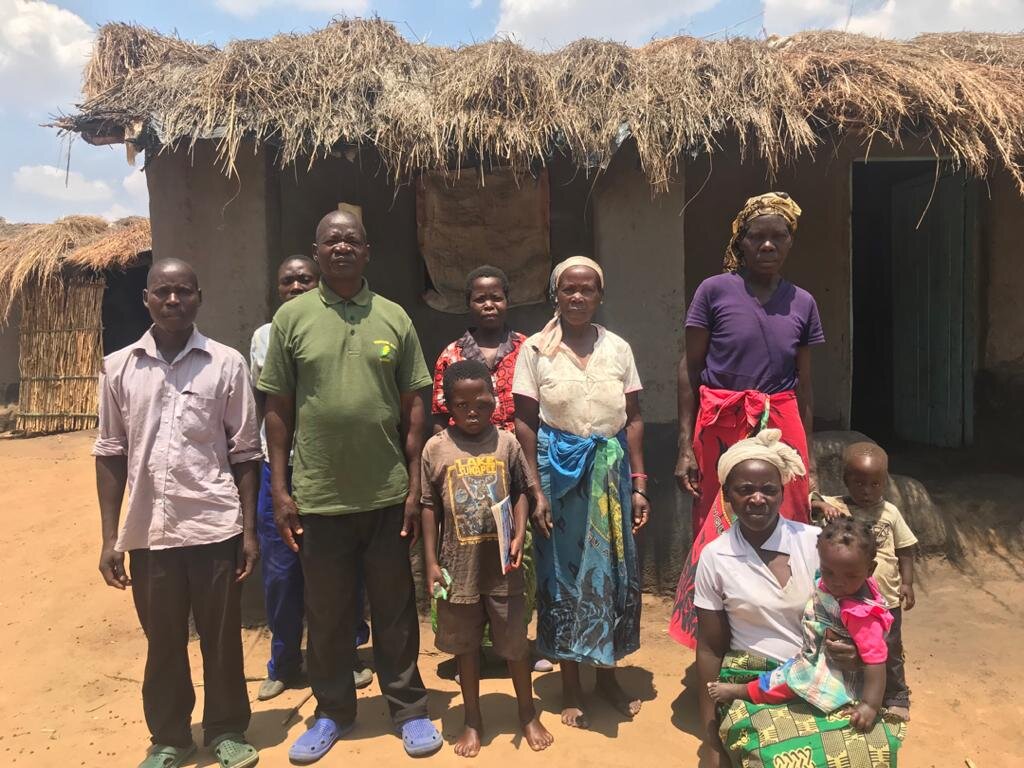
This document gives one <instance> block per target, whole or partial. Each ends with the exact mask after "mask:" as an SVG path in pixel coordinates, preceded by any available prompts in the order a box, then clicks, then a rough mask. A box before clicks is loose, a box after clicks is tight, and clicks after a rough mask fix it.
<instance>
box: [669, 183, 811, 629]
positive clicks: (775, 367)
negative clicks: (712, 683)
mask: <svg viewBox="0 0 1024 768" xmlns="http://www.w3.org/2000/svg"><path fill="white" fill-rule="evenodd" d="M799 217H800V207H799V206H798V205H797V204H796V202H794V201H793V200H792V199H791V198H790V197H789V195H787V194H785V193H782V192H779V193H776V192H769V193H767V194H764V195H760V196H758V197H752V198H750V199H749V200H747V203H746V205H745V206H744V207H743V210H742V211H740V213H739V215H738V216H737V217H736V219H735V220H734V221H733V224H732V239H731V240H730V241H729V245H728V247H727V248H726V252H725V261H724V264H723V266H724V269H725V271H724V273H723V274H720V275H715V276H714V277H710V278H708V279H707V280H705V281H704V282H702V283H701V284H700V285H699V286H698V288H697V292H696V293H695V294H694V297H693V301H692V302H691V303H690V308H689V311H688V312H687V315H686V353H685V355H684V357H683V359H682V360H680V362H679V459H678V462H677V464H676V472H675V474H676V480H677V481H678V483H679V485H680V487H681V488H682V489H683V490H686V491H689V492H690V493H691V494H693V496H694V503H693V535H694V545H693V547H692V549H691V553H690V562H689V563H687V567H685V568H684V570H683V574H682V576H681V578H680V580H679V591H678V593H677V597H676V612H675V614H674V615H673V621H672V626H671V630H672V634H673V636H674V637H675V638H676V639H677V640H679V641H680V642H682V643H684V644H686V645H689V646H690V647H691V648H692V647H693V638H694V630H695V627H696V625H695V621H696V616H695V614H694V611H693V594H692V593H693V575H694V572H695V567H696V562H697V558H698V556H699V555H700V550H701V549H703V547H704V545H706V544H707V543H708V542H709V541H711V540H713V539H714V538H716V537H717V536H718V535H719V534H720V533H722V531H724V530H725V529H726V528H728V527H729V523H730V522H731V520H729V519H728V517H727V516H728V514H729V512H728V510H727V509H726V507H725V505H724V503H723V502H722V489H721V487H720V485H719V483H718V473H717V467H718V459H719V457H720V456H721V455H722V453H724V452H725V451H726V450H727V449H728V448H729V447H730V446H731V445H733V444H734V443H736V442H737V441H739V440H742V439H743V438H746V437H750V436H751V435H754V434H756V433H757V432H759V431H760V430H762V429H764V428H766V427H772V428H775V429H780V430H782V439H783V441H785V442H786V443H788V444H789V445H791V446H792V447H793V448H795V449H796V450H797V451H798V452H799V453H800V456H801V458H802V459H803V461H804V464H805V466H807V468H808V476H807V477H806V478H798V479H796V480H794V481H793V482H792V483H790V484H789V485H788V486H787V487H786V494H785V498H784V499H783V502H782V507H781V509H780V514H781V515H782V516H783V517H785V518H788V519H791V520H797V521H799V522H802V523H806V522H809V520H810V507H811V505H810V498H809V496H810V492H811V491H813V490H815V488H816V486H817V478H816V472H815V466H814V462H813V459H812V457H811V456H810V454H809V452H808V450H807V447H808V445H809V443H810V433H811V429H812V422H813V414H814V405H813V402H814V398H813V392H812V388H811V346H812V345H814V344H821V343H822V342H824V341H825V336H824V334H823V333H822V330H821V320H820V319H819V317H818V307H817V304H815V302H814V298H813V297H812V296H811V294H809V293H808V292H807V291H805V290H803V289H802V288H798V287H797V286H795V285H793V283H791V282H789V281H788V280H785V279H784V278H783V277H782V275H781V274H780V273H781V271H782V266H783V264H784V263H785V261H786V256H787V255H788V254H789V249H790V247H792V245H793V233H794V232H795V231H796V228H797V220H798V219H799Z"/></svg>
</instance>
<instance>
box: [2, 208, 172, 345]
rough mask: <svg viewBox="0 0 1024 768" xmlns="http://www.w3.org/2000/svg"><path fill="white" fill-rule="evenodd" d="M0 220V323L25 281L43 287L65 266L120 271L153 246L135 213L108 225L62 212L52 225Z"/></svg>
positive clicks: (145, 223) (145, 226)
mask: <svg viewBox="0 0 1024 768" xmlns="http://www.w3.org/2000/svg"><path fill="white" fill-rule="evenodd" d="M0 222H2V220H0ZM2 224H3V226H2V227H0V326H2V325H4V324H5V323H6V322H7V318H8V315H9V314H10V311H11V307H12V306H13V304H14V302H15V300H16V299H17V298H18V296H19V295H20V294H21V293H22V291H23V289H24V288H25V286H26V284H28V283H29V282H30V281H39V282H40V283H42V284H44V285H45V284H46V283H47V282H49V281H51V280H56V279H58V278H59V277H60V275H61V273H62V271H63V270H64V268H65V267H70V268H78V269H84V270H88V271H92V272H100V271H102V270H105V269H125V268H126V267H128V266H130V265H131V264H132V262H134V261H135V259H136V257H137V256H138V254H139V253H141V252H143V251H148V250H150V249H151V248H152V247H153V246H152V233H151V231H150V227H149V219H146V218H142V217H138V216H133V217H129V218H125V219H121V220H119V221H116V222H114V223H113V224H110V223H108V222H107V221H106V220H105V219H101V218H99V217H98V216H66V217H65V218H63V219H58V220H57V221H55V222H53V223H52V224H7V223H6V222H2Z"/></svg>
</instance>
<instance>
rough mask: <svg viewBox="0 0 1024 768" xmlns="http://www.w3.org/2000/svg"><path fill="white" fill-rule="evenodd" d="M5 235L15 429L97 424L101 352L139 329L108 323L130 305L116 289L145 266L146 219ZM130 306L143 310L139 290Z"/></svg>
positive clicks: (1, 247)
mask: <svg viewBox="0 0 1024 768" xmlns="http://www.w3.org/2000/svg"><path fill="white" fill-rule="evenodd" d="M7 234H8V236H7V237H4V232H2V231H0V327H3V326H9V324H10V321H11V320H12V319H13V315H12V313H13V311H14V309H15V305H16V304H17V305H18V307H19V308H20V317H19V318H18V321H17V322H18V331H19V333H18V345H17V352H18V355H17V360H18V406H17V413H16V425H15V429H16V431H18V432H20V433H22V434H25V435H37V434H47V433H52V432H68V431H72V430H77V429H88V428H90V427H94V426H96V409H97V390H96V381H97V376H98V374H99V369H100V362H101V361H102V358H103V354H104V353H105V352H109V351H113V349H116V348H118V347H119V346H124V343H128V342H130V341H131V340H132V338H128V339H127V340H126V341H124V343H122V344H117V343H116V338H118V337H121V336H124V331H125V330H127V331H128V335H129V336H132V337H133V338H134V337H137V336H138V335H139V333H141V331H139V330H138V328H139V326H138V323H136V324H135V327H134V328H132V329H131V330H128V329H126V328H125V327H124V326H125V323H115V324H113V325H112V326H110V327H105V326H107V325H109V323H105V320H106V319H107V317H106V316H107V315H110V314H111V313H112V312H113V313H115V314H116V313H117V312H118V311H121V309H122V306H123V304H124V302H125V301H126V300H127V299H126V297H121V296H119V295H117V294H118V287H117V286H118V285H120V284H121V283H123V282H124V281H125V280H126V279H127V277H126V276H127V275H128V273H129V272H130V271H131V270H132V269H133V268H135V267H139V266H141V267H143V269H145V264H146V263H147V260H148V254H149V252H150V250H151V248H152V245H151V237H152V236H151V233H150V228H149V220H148V219H145V218H129V219H123V220H121V221H119V222H117V223H115V224H109V223H108V222H107V221H105V220H104V219H101V218H97V217H93V216H68V217H66V218H63V219H59V220H58V221H56V222H54V223H52V224H30V225H20V226H18V227H17V228H16V229H13V230H9V231H8V233H7ZM133 282H136V283H137V282H138V278H137V277H136V278H135V279H134V281H133ZM134 301H135V303H136V305H140V304H141V288H139V290H138V292H137V293H136V295H135V298H134ZM140 308H141V307H140ZM129 311H130V310H129ZM134 314H135V315H137V314H138V312H135V313H134ZM133 334H134V336H133ZM112 345H113V346H112Z"/></svg>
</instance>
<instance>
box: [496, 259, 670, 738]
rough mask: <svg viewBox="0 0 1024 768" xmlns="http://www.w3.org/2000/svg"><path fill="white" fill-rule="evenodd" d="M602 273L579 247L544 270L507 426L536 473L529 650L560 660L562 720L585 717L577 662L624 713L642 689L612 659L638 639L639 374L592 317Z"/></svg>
mask: <svg viewBox="0 0 1024 768" xmlns="http://www.w3.org/2000/svg"><path fill="white" fill-rule="evenodd" d="M604 288H605V286H604V273H603V272H602V271H601V267H600V266H599V265H598V264H597V262H595V261H593V260H592V259H589V258H586V257H584V256H575V257H573V258H571V259H567V260H566V261H563V262H562V263H561V264H559V265H558V266H557V267H555V270H554V272H553V273H552V275H551V295H552V299H553V301H554V303H555V314H554V317H553V318H552V319H551V321H550V322H549V323H548V324H547V325H546V326H545V327H544V329H543V330H542V331H541V332H540V333H538V334H536V335H534V336H532V337H530V338H529V339H527V340H526V342H525V343H524V344H523V346H522V349H521V350H520V353H519V359H518V360H517V362H516V373H515V377H514V379H513V384H512V392H513V395H514V396H515V412H516V436H517V437H518V438H519V442H520V443H521V444H522V446H523V452H524V453H525V455H526V460H527V463H528V464H530V466H531V468H532V469H533V470H534V472H535V473H536V475H537V476H538V477H539V478H540V483H541V487H542V489H543V491H544V497H545V503H543V504H540V505H538V508H537V509H536V510H534V524H535V528H536V530H537V533H536V534H535V535H534V537H533V546H534V561H535V565H536V569H537V616H538V621H537V650H538V652H540V653H541V654H542V655H544V656H546V657H548V658H551V659H558V660H559V661H560V662H561V674H562V695H563V701H562V722H563V723H565V724H566V725H570V726H574V727H577V728H586V727H587V726H588V722H587V718H586V715H585V714H584V703H583V693H582V690H581V688H580V675H579V665H580V663H588V664H592V665H594V666H596V667H598V670H597V690H598V693H599V694H601V695H602V696H603V697H604V698H606V699H607V700H608V701H609V702H611V703H612V705H613V706H615V708H616V709H618V710H619V711H620V712H621V713H622V714H623V715H624V716H626V717H630V718H631V717H633V716H635V715H636V714H637V712H639V710H640V700H639V699H638V698H637V697H635V696H630V695H628V694H627V693H626V692H625V691H623V690H622V688H621V687H620V686H619V683H618V681H617V679H616V676H615V668H614V665H615V663H616V662H617V661H618V660H619V659H621V658H623V657H624V656H626V655H627V654H630V653H632V652H633V651H635V650H636V649H637V648H639V646H640V578H639V573H638V569H637V558H636V544H635V542H634V539H633V534H634V533H635V532H636V531H637V530H639V529H640V528H641V527H643V525H644V524H645V523H646V522H647V517H648V514H649V512H650V505H649V503H648V499H647V475H646V474H644V469H643V467H644V464H643V461H644V459H643V448H642V442H643V419H642V418H641V416H640V396H639V393H640V389H641V385H640V377H639V376H638V375H637V371H636V364H635V363H634V360H633V351H632V350H631V349H630V347H629V344H627V343H626V342H625V341H624V340H623V339H621V338H620V337H618V336H616V335H615V334H614V333H612V332H611V331H608V330H605V329H604V328H602V327H601V326H599V325H596V324H594V323H593V322H592V320H593V317H594V313H595V312H596V311H597V308H598V307H599V306H600V304H601V300H602V298H603V296H604Z"/></svg>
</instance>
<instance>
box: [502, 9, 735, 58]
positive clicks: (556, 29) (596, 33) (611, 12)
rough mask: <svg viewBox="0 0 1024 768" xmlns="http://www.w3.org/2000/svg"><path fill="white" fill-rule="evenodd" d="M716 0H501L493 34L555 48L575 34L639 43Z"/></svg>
mask: <svg viewBox="0 0 1024 768" xmlns="http://www.w3.org/2000/svg"><path fill="white" fill-rule="evenodd" d="M718 2H719V0H675V2H670V3H666V2H665V1H664V0H633V2H631V3H622V2H620V0H501V15H500V17H499V19H498V27H497V29H496V30H495V31H496V33H498V34H506V33H508V34H512V35H514V36H515V38H516V40H518V41H519V42H521V43H523V44H524V45H528V46H530V47H532V48H541V49H544V48H549V47H550V48H557V47H559V46H562V45H565V44H566V43H568V42H570V41H572V40H576V39H577V38H580V37H596V38H601V39H611V40H617V41H620V42H624V43H631V44H634V45H636V44H640V43H645V42H647V41H648V39H649V38H650V37H651V35H653V34H655V33H656V32H658V31H659V30H662V29H664V28H665V26H666V25H669V24H676V25H680V26H681V25H682V24H684V23H685V22H686V21H687V20H688V19H689V18H691V17H692V16H693V15H694V14H696V13H700V12H701V11H706V10H708V9H709V8H713V7H714V6H716V5H717V4H718Z"/></svg>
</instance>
